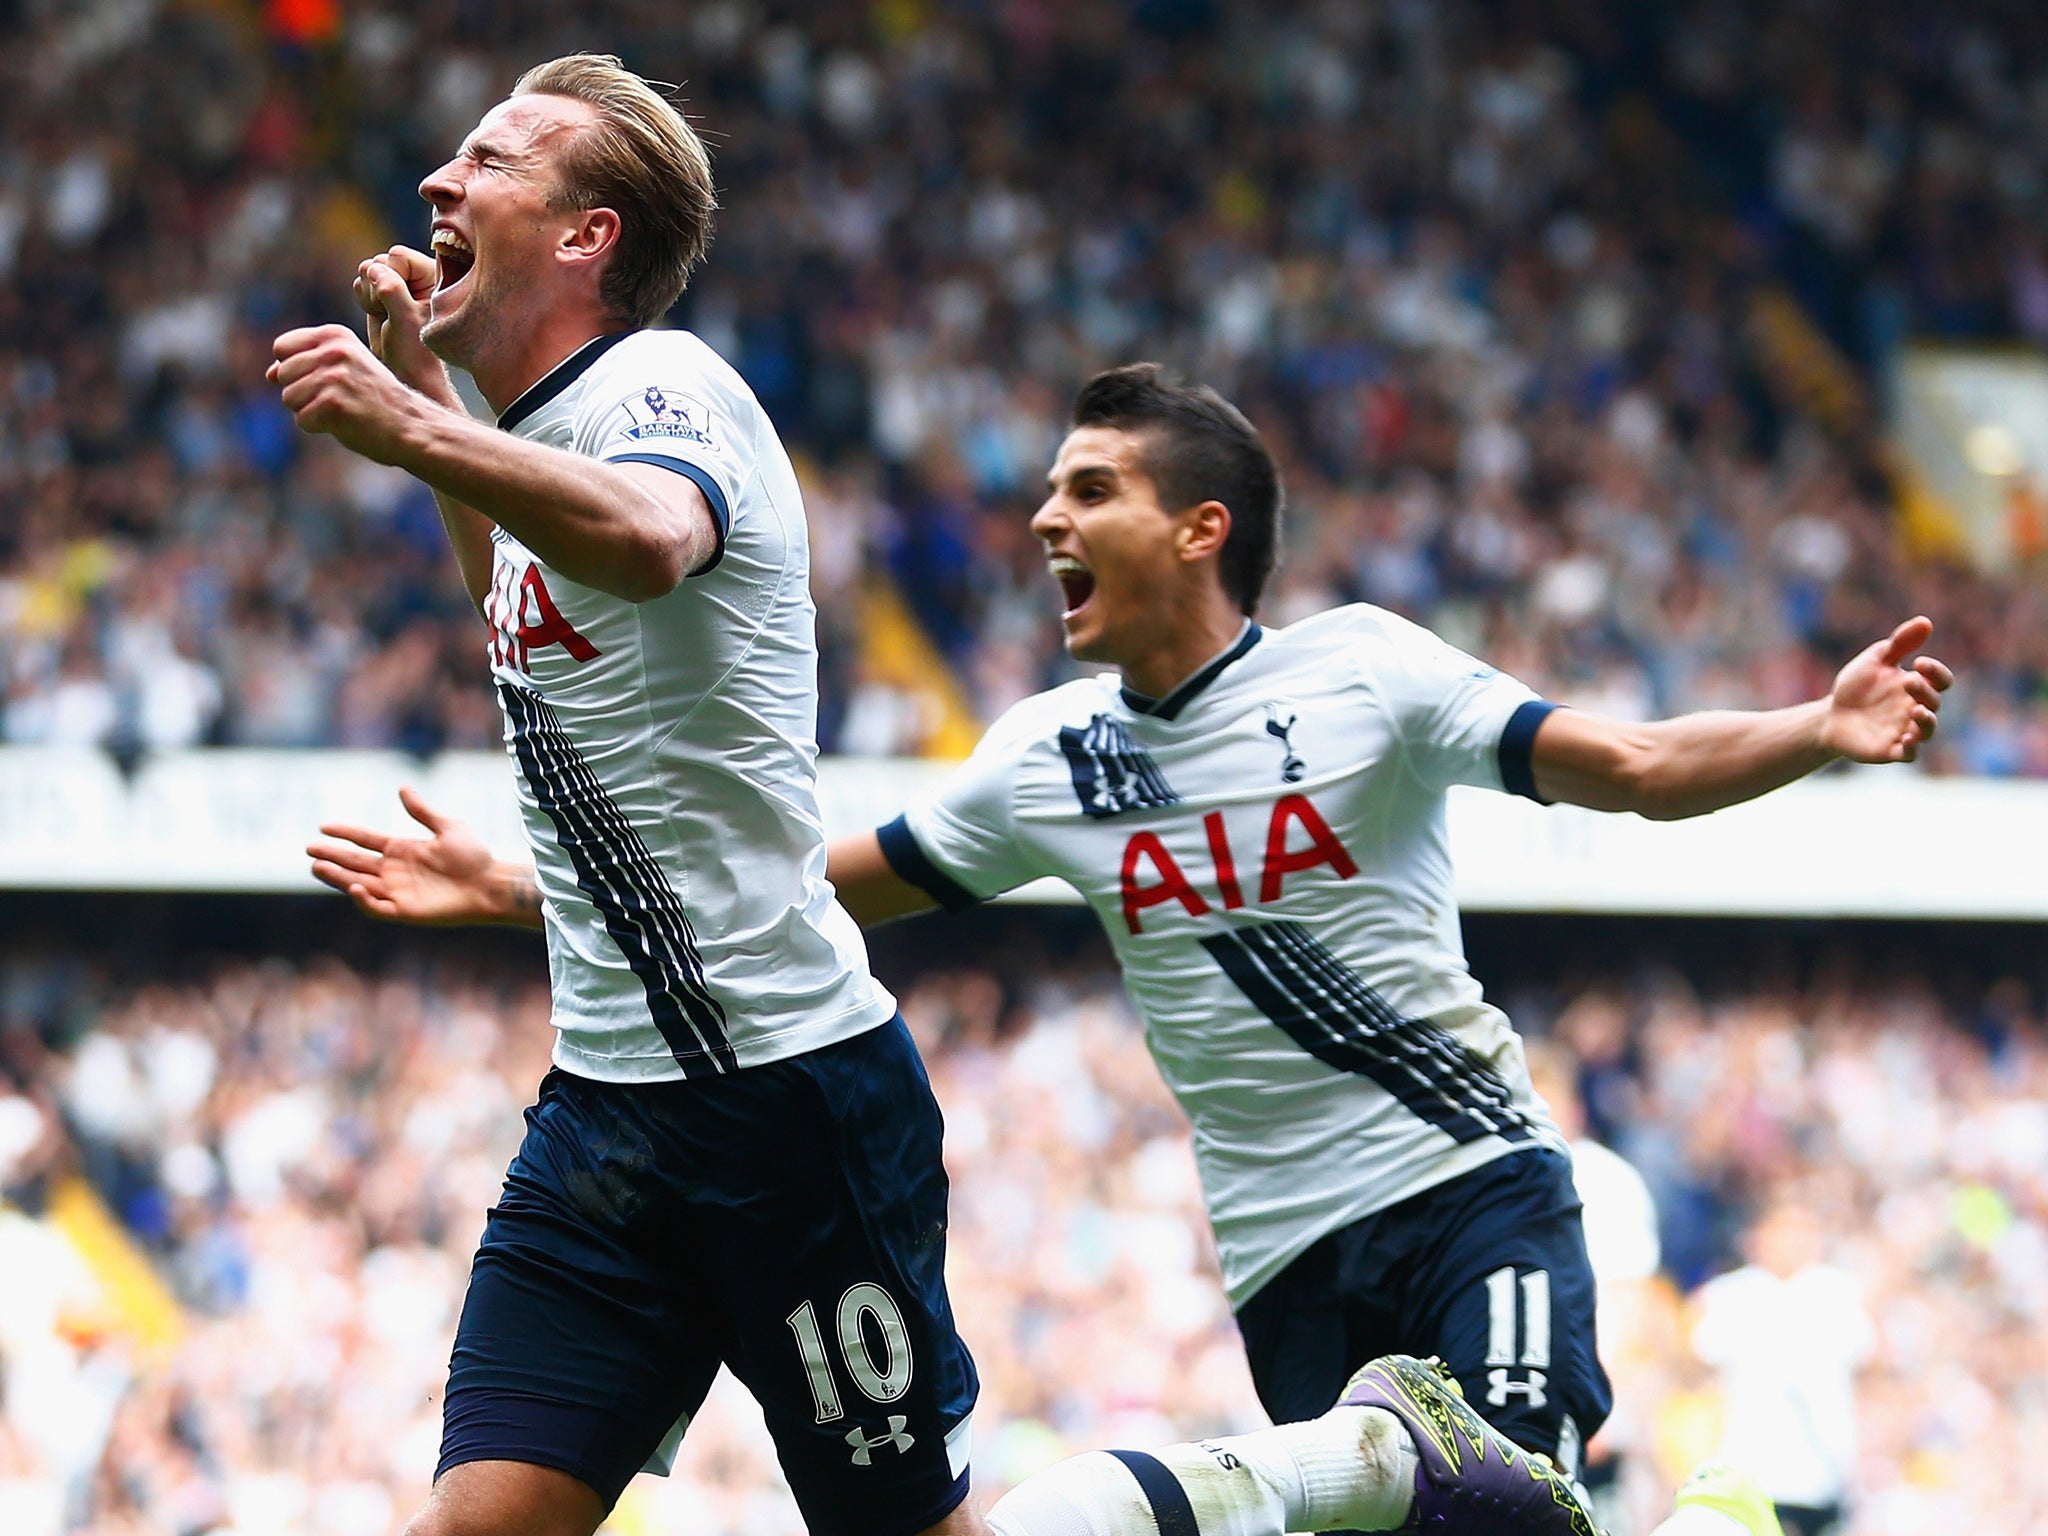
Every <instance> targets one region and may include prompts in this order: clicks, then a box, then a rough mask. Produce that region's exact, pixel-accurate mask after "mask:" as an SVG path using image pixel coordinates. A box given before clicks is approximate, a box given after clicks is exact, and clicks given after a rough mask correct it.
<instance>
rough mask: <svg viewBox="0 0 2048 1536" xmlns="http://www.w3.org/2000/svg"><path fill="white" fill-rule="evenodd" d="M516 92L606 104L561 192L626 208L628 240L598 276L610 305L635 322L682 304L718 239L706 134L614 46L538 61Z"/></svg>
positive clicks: (575, 148) (571, 156)
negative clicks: (714, 233) (629, 65)
mask: <svg viewBox="0 0 2048 1536" xmlns="http://www.w3.org/2000/svg"><path fill="white" fill-rule="evenodd" d="M512 94H513V95H514V96H536V95H537V96H566V97H569V98H571V99H572V100H575V101H581V102H587V103H588V104H589V105H590V106H592V107H594V108H596V109H597V121H596V122H594V123H592V124H591V125H590V126H588V127H587V128H584V129H582V130H580V131H579V132H577V133H576V134H575V136H574V137H572V138H571V139H569V140H568V142H567V143H566V145H565V146H564V148H563V150H562V153H561V158H560V172H561V185H560V187H559V188H558V189H557V192H556V196H557V197H558V198H559V199H560V200H561V201H562V202H563V203H564V204H566V205H567V206H569V207H572V208H578V209H588V208H609V209H611V210H612V211H613V212H615V213H617V214H618V216H619V243H618V247H617V249H616V250H615V251H614V252H613V254H612V259H611V261H610V262H609V263H608V264H607V265H606V267H605V269H604V275H603V277H602V278H600V279H599V282H598V293H599V295H600V297H602V299H603V300H604V304H605V307H606V309H608V310H609V311H611V313H612V314H613V315H614V316H615V317H616V318H618V319H620V320H624V321H626V322H627V323H628V324H630V325H633V326H635V327H638V326H645V325H651V324H653V323H654V322H655V321H656V320H658V319H660V318H661V316H662V314H663V313H664V312H665V311H666V310H667V309H668V307H669V306H670V305H672V304H674V303H675V301H676V300H677V298H679V297H680V296H681V294H682V291H683V288H684V287H685V285H687V284H688V282H689V281H690V269H691V268H692V267H694V266H696V264H697V263H698V262H699V261H701V260H702V259H703V257H704V251H705V248H706V247H708V246H709V245H710V244H711V215H712V213H713V211H714V210H716V209H717V207H718V193H717V190H716V189H715V188H714V187H713V185H712V182H711V156H710V155H709V154H708V153H706V151H705V149H704V141H703V140H702V139H700V138H698V137H697V132H696V130H695V129H693V128H692V127H691V126H690V125H689V123H688V122H687V121H686V120H685V119H684V117H683V114H682V113H681V112H679V111H677V110H676V108H675V107H674V106H673V105H671V104H670V103H669V102H668V100H667V99H665V98H664V97H663V96H662V95H661V93H660V92H658V91H656V90H655V89H654V88H653V87H652V86H651V85H649V84H648V83H647V82H646V81H645V80H643V79H641V78H640V77H639V76H638V75H636V74H634V73H633V72H632V71H631V70H629V69H627V68H626V67H625V66H624V65H623V64H621V63H620V62H619V60H618V59H617V58H615V57H613V56H612V55H611V54H608V53H572V54H568V55H566V56H564V57H562V58H559V59H550V60H549V61H548V62H547V63H545V64H536V65H535V66H534V67H533V68H532V69H529V70H528V71H527V72H526V73H525V74H523V75H521V76H520V77H519V83H518V84H517V85H515V86H513V87H512Z"/></svg>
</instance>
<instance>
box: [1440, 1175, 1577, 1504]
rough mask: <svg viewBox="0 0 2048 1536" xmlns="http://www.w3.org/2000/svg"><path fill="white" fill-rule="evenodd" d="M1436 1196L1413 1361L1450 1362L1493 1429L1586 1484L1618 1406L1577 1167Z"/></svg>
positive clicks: (1479, 1181)
mask: <svg viewBox="0 0 2048 1536" xmlns="http://www.w3.org/2000/svg"><path fill="white" fill-rule="evenodd" d="M1431 1193H1432V1195H1434V1196H1436V1198H1435V1199H1433V1200H1431V1201H1430V1202H1429V1203H1428V1205H1427V1206H1426V1208H1424V1210H1423V1214H1424V1215H1425V1216H1426V1219H1427V1220H1428V1222H1429V1223H1430V1224H1431V1225H1432V1226H1434V1227H1435V1228H1436V1229H1437V1230H1436V1237H1435V1241H1433V1242H1432V1243H1430V1244H1428V1245H1426V1247H1424V1248H1423V1249H1422V1251H1423V1252H1425V1253H1426V1255H1427V1257H1426V1260H1425V1262H1424V1264H1423V1266H1422V1269H1421V1272H1420V1273H1418V1275H1417V1276H1416V1278H1415V1283H1414V1287H1413V1292H1412V1294H1413V1297H1414V1314H1413V1321H1412V1324H1411V1326H1412V1329H1413V1336H1414V1338H1415V1340H1416V1344H1415V1347H1414V1348H1413V1349H1412V1350H1411V1352H1412V1353H1417V1354H1420V1353H1424V1352H1427V1353H1430V1354H1435V1355H1437V1356H1440V1357H1441V1358H1442V1359H1443V1361H1444V1363H1445V1364H1446V1365H1448V1366H1449V1367H1450V1369H1451V1371H1452V1373H1453V1374H1454V1375H1456V1376H1457V1378H1458V1380H1459V1382H1460V1383H1461V1384H1462V1385H1463V1387H1464V1389H1465V1397H1466V1400H1467V1401H1468V1402H1470V1403H1471V1404H1472V1406H1473V1407H1474V1408H1476V1409H1478V1411H1479V1412H1480V1414H1481V1415H1482V1416H1484V1417H1485V1418H1486V1420H1487V1421H1488V1422H1489V1423H1491V1424H1492V1425H1493V1426H1494V1427H1495V1428H1496V1429H1498V1430H1500V1431H1501V1432H1502V1433H1503V1434H1505V1435H1506V1436H1507V1437H1508V1438H1509V1439H1511V1440H1513V1441H1514V1442H1515V1443H1516V1444H1518V1445H1521V1446H1523V1447H1524V1448H1526V1449H1528V1450H1531V1451H1536V1452H1539V1453H1541V1454H1543V1455H1545V1456H1548V1457H1550V1458H1551V1460H1552V1461H1553V1462H1555V1463H1556V1464H1557V1465H1558V1466H1559V1467H1560V1468H1562V1469H1563V1470H1565V1471H1567V1472H1569V1473H1572V1474H1574V1475H1576V1473H1577V1471H1578V1467H1579V1463H1580V1459H1581V1458H1580V1451H1581V1448H1582V1447H1583V1445H1584V1442H1585V1440H1586V1439H1587V1438H1589V1437H1590V1436H1591V1435H1592V1434H1593V1433H1594V1432H1595V1431H1597V1430H1598V1429H1599V1427H1600V1425H1601V1424H1602V1423H1604V1422H1605V1421H1606V1418H1607V1413H1608V1410H1609V1408H1610V1407H1611V1406H1612V1404H1613V1396H1612V1393H1611V1391H1610V1389H1609V1387H1608V1384H1607V1374H1606V1372H1605V1371H1604V1370H1603V1369H1602V1368H1601V1365H1600V1359H1599V1355H1598V1353H1597V1351H1596V1350H1595V1348H1594V1338H1593V1270H1592V1266H1591V1264H1590V1263H1589V1262H1588V1261H1587V1258H1586V1239H1585V1233H1584V1230H1583V1228H1582V1226H1581V1223H1580V1219H1579V1202H1578V1198H1577V1195H1576V1193H1575V1192H1574V1191H1573V1189H1572V1183H1571V1163H1570V1161H1569V1160H1568V1159H1567V1158H1565V1157H1564V1156H1563V1155H1562V1154H1558V1153H1552V1152H1547V1151H1545V1152H1519V1153H1514V1154H1512V1155H1510V1156H1508V1157H1505V1158H1502V1159H1500V1160H1499V1161H1497V1162H1495V1163H1492V1164H1489V1165H1488V1166H1487V1167H1485V1168H1481V1169H1479V1170H1477V1171H1476V1172H1474V1173H1471V1174H1467V1175H1465V1176H1464V1177H1463V1178H1460V1179H1454V1180H1452V1181H1451V1182H1450V1183H1449V1184H1446V1185H1444V1186H1443V1187H1442V1189H1441V1190H1439V1191H1432V1192H1431Z"/></svg>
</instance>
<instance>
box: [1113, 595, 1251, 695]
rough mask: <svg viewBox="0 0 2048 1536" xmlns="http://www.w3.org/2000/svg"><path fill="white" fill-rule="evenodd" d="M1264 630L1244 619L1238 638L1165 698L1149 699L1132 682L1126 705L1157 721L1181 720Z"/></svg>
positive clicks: (1127, 691) (1124, 692) (1125, 692)
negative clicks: (1226, 668) (1181, 713)
mask: <svg viewBox="0 0 2048 1536" xmlns="http://www.w3.org/2000/svg"><path fill="white" fill-rule="evenodd" d="M1264 633H1265V631H1264V630H1263V629H1260V628H1259V626H1258V625H1256V624H1254V623H1253V622H1252V621H1251V620H1250V619H1246V620H1245V621H1244V628H1243V629H1241V630H1239V631H1238V632H1237V638H1236V639H1235V640H1233V641H1232V642H1231V643H1230V648H1229V649H1228V650H1226V651H1225V652H1224V653H1223V654H1222V655H1221V656H1218V657H1217V658H1216V659H1215V660H1214V661H1212V662H1210V663H1208V665H1206V666H1204V667H1203V668H1201V670H1199V671H1198V672H1196V673H1195V675H1194V676H1193V677H1191V678H1189V679H1188V680H1187V681H1186V682H1184V683H1182V684H1181V685H1180V686H1179V687H1178V688H1176V689H1174V690H1173V692H1171V693H1169V694H1168V695H1167V696H1166V697H1165V698H1163V699H1148V698H1146V697H1145V695H1144V694H1142V693H1138V692H1136V691H1134V690H1133V689H1132V688H1131V687H1130V685H1129V684H1126V685H1125V686H1124V690H1123V695H1124V708H1126V709H1128V710H1129V711H1130V712H1131V713H1132V714H1134V715H1151V716H1152V717H1153V718H1154V719H1158V720H1177V719H1179V718H1180V712H1181V711H1182V710H1184V709H1186V708H1187V707H1188V703H1189V701H1190V700H1192V699H1193V698H1194V697H1195V695H1196V694H1198V693H1200V692H1201V691H1202V690H1203V689H1204V688H1207V687H1208V686H1209V685H1210V684H1211V683H1213V682H1215V681H1216V679H1217V678H1219V677H1221V676H1222V675H1223V669H1224V668H1225V667H1227V666H1229V665H1230V664H1231V663H1232V662H1233V661H1236V660H1237V659H1238V657H1240V656H1242V655H1243V654H1244V653H1245V652H1246V651H1248V650H1250V649H1251V648H1252V647H1253V646H1255V645H1257V644H1258V643H1259V637H1260V636H1261V635H1263V634H1264Z"/></svg>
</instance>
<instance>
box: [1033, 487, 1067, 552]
mask: <svg viewBox="0 0 2048 1536" xmlns="http://www.w3.org/2000/svg"><path fill="white" fill-rule="evenodd" d="M1066 526H1067V514H1066V512H1065V511H1064V510H1063V509H1062V508H1061V506H1060V499H1059V497H1058V496H1057V495H1052V496H1048V497H1046V498H1045V501H1044V503H1043V504H1042V505H1041V506H1040V507H1039V509H1038V510H1037V511H1036V512H1034V513H1032V514H1031V531H1032V533H1033V534H1035V535H1037V536H1038V537H1039V538H1041V539H1043V540H1045V542H1046V543H1048V544H1050V543H1052V541H1053V540H1054V539H1057V538H1058V537H1059V536H1060V533H1061V531H1062V530H1063V529H1065V528H1066Z"/></svg>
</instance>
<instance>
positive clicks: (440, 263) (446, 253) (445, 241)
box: [433, 224, 476, 296]
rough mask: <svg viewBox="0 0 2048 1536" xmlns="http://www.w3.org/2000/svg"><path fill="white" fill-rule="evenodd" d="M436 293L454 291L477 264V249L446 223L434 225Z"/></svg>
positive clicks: (441, 293)
mask: <svg viewBox="0 0 2048 1536" xmlns="http://www.w3.org/2000/svg"><path fill="white" fill-rule="evenodd" d="M433 245H434V266H435V269H436V276H435V279H434V293H435V294H436V295H437V296H439V295H443V294H447V293H450V292H452V291H453V290H454V289H455V288H457V287H459V286H460V285H461V283H462V280H463V279H464V278H466V277H468V276H469V274H470V271H471V269H472V268H474V267H475V266H476V250H475V248H474V247H473V246H471V245H470V243H469V242H468V241H467V240H465V239H463V238H462V236H460V235H458V234H457V233H456V232H455V231H454V230H452V229H450V228H449V227H448V226H447V225H445V224H438V225H436V226H435V227H434V241H433Z"/></svg>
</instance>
